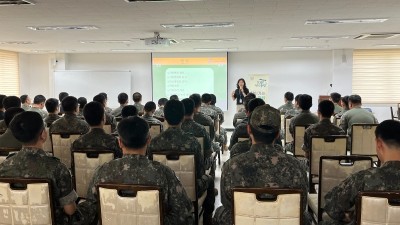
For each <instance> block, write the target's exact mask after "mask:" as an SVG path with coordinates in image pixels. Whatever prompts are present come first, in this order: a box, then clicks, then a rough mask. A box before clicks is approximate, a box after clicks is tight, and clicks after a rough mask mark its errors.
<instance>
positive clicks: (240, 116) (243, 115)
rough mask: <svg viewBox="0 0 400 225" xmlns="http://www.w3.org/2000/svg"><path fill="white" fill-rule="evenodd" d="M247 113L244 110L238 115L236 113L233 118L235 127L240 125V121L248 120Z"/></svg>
mask: <svg viewBox="0 0 400 225" xmlns="http://www.w3.org/2000/svg"><path fill="white" fill-rule="evenodd" d="M246 117H247V115H246V111H245V110H244V109H243V110H241V111H239V112H237V113H235V115H234V116H233V126H234V127H236V126H237V125H238V124H237V123H238V120H243V119H244V118H246Z"/></svg>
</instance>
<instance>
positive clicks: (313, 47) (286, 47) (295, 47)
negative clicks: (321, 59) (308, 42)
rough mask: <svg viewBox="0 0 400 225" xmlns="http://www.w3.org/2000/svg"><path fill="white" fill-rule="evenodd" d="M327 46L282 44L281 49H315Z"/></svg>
mask: <svg viewBox="0 0 400 225" xmlns="http://www.w3.org/2000/svg"><path fill="white" fill-rule="evenodd" d="M327 47H328V46H283V47H282V49H317V48H327Z"/></svg>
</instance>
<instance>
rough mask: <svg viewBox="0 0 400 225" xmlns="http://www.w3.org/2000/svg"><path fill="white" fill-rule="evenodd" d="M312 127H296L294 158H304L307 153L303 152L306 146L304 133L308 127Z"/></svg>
mask: <svg viewBox="0 0 400 225" xmlns="http://www.w3.org/2000/svg"><path fill="white" fill-rule="evenodd" d="M308 126H310V125H296V126H294V140H293V146H294V152H293V155H294V156H300V157H304V156H305V153H304V150H303V144H304V133H305V130H306V129H307V127H308Z"/></svg>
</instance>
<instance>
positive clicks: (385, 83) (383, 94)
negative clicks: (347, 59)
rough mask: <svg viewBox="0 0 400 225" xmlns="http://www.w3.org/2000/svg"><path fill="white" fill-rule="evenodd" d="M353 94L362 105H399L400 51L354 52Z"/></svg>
mask: <svg viewBox="0 0 400 225" xmlns="http://www.w3.org/2000/svg"><path fill="white" fill-rule="evenodd" d="M353 93H354V94H358V95H360V96H361V98H362V100H363V103H370V104H393V103H399V102H400V49H387V50H386V49H379V50H354V53H353Z"/></svg>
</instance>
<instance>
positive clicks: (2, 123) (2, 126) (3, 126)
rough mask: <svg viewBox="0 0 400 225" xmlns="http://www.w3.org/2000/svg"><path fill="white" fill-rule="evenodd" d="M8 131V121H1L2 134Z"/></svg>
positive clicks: (0, 129) (0, 130)
mask: <svg viewBox="0 0 400 225" xmlns="http://www.w3.org/2000/svg"><path fill="white" fill-rule="evenodd" d="M6 130H7V125H6V121H4V120H1V121H0V132H5V131H6Z"/></svg>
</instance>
